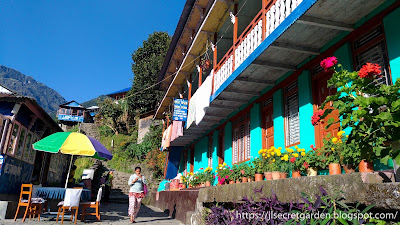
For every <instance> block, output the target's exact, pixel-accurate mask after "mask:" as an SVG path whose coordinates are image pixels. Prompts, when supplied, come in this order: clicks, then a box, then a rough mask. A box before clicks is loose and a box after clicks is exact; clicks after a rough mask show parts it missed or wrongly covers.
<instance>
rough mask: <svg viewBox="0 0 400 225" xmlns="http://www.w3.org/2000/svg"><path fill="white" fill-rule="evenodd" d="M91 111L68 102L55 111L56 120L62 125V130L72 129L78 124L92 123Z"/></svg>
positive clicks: (73, 102) (76, 103)
mask: <svg viewBox="0 0 400 225" xmlns="http://www.w3.org/2000/svg"><path fill="white" fill-rule="evenodd" d="M91 110H92V109H91ZM91 110H88V109H86V108H85V107H83V106H82V105H81V104H79V103H78V102H76V101H70V102H67V103H64V104H62V105H60V108H59V109H58V111H57V118H58V121H59V122H60V123H61V124H62V125H64V126H63V129H64V128H65V129H66V127H72V126H74V125H77V124H78V123H93V118H92V115H91V113H90V112H91ZM93 110H94V109H93ZM96 110H97V109H96ZM93 112H94V111H93Z"/></svg>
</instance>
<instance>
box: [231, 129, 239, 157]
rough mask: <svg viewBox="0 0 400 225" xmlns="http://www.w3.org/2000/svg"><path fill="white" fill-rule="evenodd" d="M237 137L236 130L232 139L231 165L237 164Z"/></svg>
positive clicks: (237, 130)
mask: <svg viewBox="0 0 400 225" xmlns="http://www.w3.org/2000/svg"><path fill="white" fill-rule="evenodd" d="M238 136H239V129H238V128H236V129H235V131H234V137H233V160H232V161H233V163H237V162H238V145H239V143H238Z"/></svg>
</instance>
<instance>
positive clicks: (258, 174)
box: [254, 173, 263, 181]
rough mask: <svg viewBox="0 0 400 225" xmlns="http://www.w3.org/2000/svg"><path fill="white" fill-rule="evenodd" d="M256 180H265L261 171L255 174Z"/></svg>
mask: <svg viewBox="0 0 400 225" xmlns="http://www.w3.org/2000/svg"><path fill="white" fill-rule="evenodd" d="M254 179H255V181H262V180H263V175H262V174H260V173H256V174H255V178H254Z"/></svg>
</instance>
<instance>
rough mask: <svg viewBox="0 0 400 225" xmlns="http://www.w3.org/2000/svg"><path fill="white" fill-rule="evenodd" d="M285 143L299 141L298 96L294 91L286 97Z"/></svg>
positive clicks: (290, 143) (289, 143)
mask: <svg viewBox="0 0 400 225" xmlns="http://www.w3.org/2000/svg"><path fill="white" fill-rule="evenodd" d="M286 118H287V123H286V145H292V144H295V143H297V142H300V120H299V96H298V93H297V92H296V93H295V94H292V95H290V96H289V97H287V98H286Z"/></svg>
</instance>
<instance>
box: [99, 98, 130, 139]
mask: <svg viewBox="0 0 400 225" xmlns="http://www.w3.org/2000/svg"><path fill="white" fill-rule="evenodd" d="M99 105H100V110H99V115H100V116H101V117H102V122H103V124H104V125H106V126H108V127H109V128H110V129H111V130H112V131H113V132H114V133H115V134H118V133H119V130H120V127H119V123H118V121H119V120H120V117H121V116H122V114H123V113H124V112H123V110H122V107H121V105H120V104H116V103H114V101H113V100H112V99H110V98H106V99H104V100H103V101H102V102H100V104H99Z"/></svg>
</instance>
